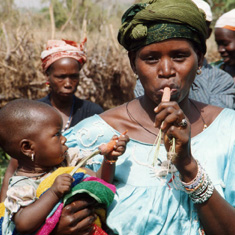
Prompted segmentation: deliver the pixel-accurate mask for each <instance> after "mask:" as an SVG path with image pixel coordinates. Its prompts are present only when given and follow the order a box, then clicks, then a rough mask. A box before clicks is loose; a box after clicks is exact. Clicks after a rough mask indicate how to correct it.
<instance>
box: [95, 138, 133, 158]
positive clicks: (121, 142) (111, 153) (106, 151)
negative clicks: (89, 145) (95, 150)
mask: <svg viewBox="0 0 235 235" xmlns="http://www.w3.org/2000/svg"><path fill="white" fill-rule="evenodd" d="M128 141H129V136H128V135H126V134H122V135H120V136H119V137H118V136H116V135H114V136H113V138H112V140H111V141H110V142H109V143H107V144H103V145H101V146H100V148H99V149H100V150H101V154H103V155H104V156H105V159H106V160H107V161H116V160H117V159H118V157H119V156H120V155H122V154H123V153H124V152H125V150H126V144H127V142H128ZM111 144H112V148H109V145H110V146H111Z"/></svg>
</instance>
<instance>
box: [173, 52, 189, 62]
mask: <svg viewBox="0 0 235 235" xmlns="http://www.w3.org/2000/svg"><path fill="white" fill-rule="evenodd" d="M186 57H187V56H186V55H181V54H180V55H176V56H173V60H174V61H178V62H181V61H184V60H185V59H186Z"/></svg>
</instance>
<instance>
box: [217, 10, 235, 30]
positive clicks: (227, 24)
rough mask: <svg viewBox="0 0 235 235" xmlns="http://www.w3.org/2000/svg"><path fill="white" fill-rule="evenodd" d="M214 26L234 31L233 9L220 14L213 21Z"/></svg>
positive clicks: (234, 13)
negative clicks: (214, 21)
mask: <svg viewBox="0 0 235 235" xmlns="http://www.w3.org/2000/svg"><path fill="white" fill-rule="evenodd" d="M215 28H225V29H229V30H232V31H235V9H232V10H231V11H229V12H227V13H224V14H223V15H222V16H220V18H219V19H218V20H217V21H216V23H215Z"/></svg>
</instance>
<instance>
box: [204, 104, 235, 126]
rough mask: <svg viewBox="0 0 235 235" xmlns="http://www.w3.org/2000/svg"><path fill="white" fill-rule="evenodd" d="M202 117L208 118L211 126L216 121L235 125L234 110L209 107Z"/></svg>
mask: <svg viewBox="0 0 235 235" xmlns="http://www.w3.org/2000/svg"><path fill="white" fill-rule="evenodd" d="M203 113H204V114H203ZM202 115H204V116H205V117H206V119H207V122H208V124H209V125H210V124H211V123H214V122H215V121H220V120H222V121H223V122H226V123H230V124H232V123H234V124H232V125H235V110H233V109H229V108H221V107H217V106H213V105H207V106H206V107H205V108H204V110H203V112H202Z"/></svg>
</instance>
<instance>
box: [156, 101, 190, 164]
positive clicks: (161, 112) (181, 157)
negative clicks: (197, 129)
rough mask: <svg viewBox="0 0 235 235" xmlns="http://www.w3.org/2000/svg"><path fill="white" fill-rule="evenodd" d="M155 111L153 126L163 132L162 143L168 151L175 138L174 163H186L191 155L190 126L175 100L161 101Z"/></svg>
mask: <svg viewBox="0 0 235 235" xmlns="http://www.w3.org/2000/svg"><path fill="white" fill-rule="evenodd" d="M154 111H155V112H156V114H157V115H156V117H155V127H158V128H160V129H161V130H162V132H163V133H164V144H165V147H166V150H167V151H168V152H169V150H170V146H171V144H172V139H173V138H175V153H176V155H177V157H176V158H175V159H174V162H173V163H174V164H175V165H176V166H177V165H178V164H183V162H185V164H187V162H188V161H189V160H190V158H191V157H192V155H191V148H190V140H191V136H190V132H191V126H190V123H189V120H188V119H187V117H186V116H185V114H184V112H183V111H182V109H181V108H180V107H179V105H178V103H177V102H174V101H170V102H161V103H160V104H159V105H158V106H157V107H156V108H155V110H154Z"/></svg>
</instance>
